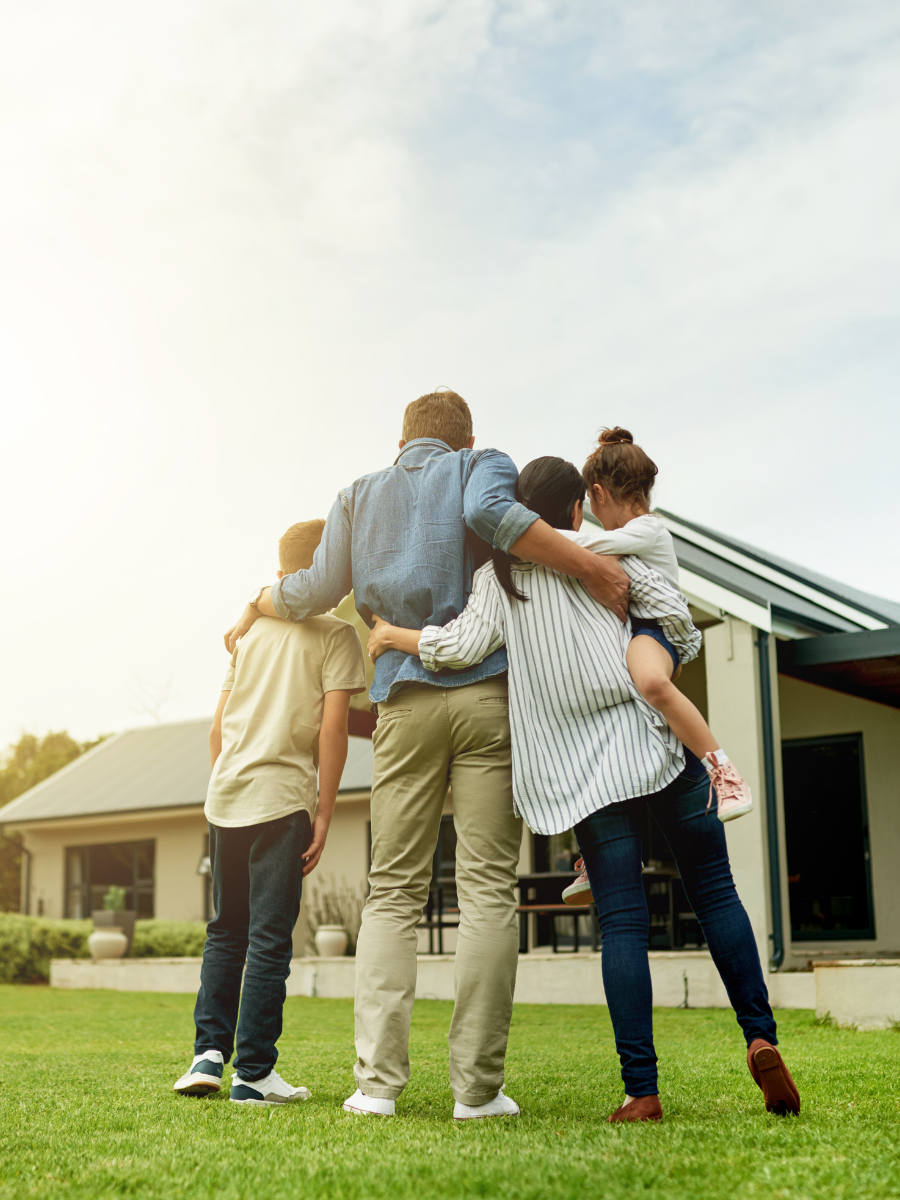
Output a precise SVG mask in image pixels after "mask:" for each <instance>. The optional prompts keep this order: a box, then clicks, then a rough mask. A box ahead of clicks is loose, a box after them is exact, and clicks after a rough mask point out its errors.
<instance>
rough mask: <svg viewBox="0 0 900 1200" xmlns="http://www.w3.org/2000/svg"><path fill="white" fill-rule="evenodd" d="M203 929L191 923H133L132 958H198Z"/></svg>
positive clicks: (197, 924)
mask: <svg viewBox="0 0 900 1200" xmlns="http://www.w3.org/2000/svg"><path fill="white" fill-rule="evenodd" d="M205 941H206V926H205V925H203V924H201V923H199V922H196V923H195V922H194V921H135V924H134V941H133V942H132V945H131V953H132V955H133V956H134V957H135V958H199V957H200V955H201V954H202V953H203V943H204V942H205Z"/></svg>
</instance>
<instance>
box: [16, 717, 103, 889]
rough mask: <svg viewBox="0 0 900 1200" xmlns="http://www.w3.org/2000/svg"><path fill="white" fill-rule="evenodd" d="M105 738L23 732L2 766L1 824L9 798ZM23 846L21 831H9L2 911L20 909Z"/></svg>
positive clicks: (64, 732) (62, 732) (51, 773)
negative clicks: (79, 739)
mask: <svg viewBox="0 0 900 1200" xmlns="http://www.w3.org/2000/svg"><path fill="white" fill-rule="evenodd" d="M103 736H106V735H103ZM102 741H103V737H99V738H96V739H95V740H94V741H93V742H76V740H75V739H74V738H73V737H70V735H69V734H68V733H66V731H65V730H60V731H59V732H58V733H52V732H51V733H47V734H45V735H44V737H42V738H38V737H35V735H34V734H33V733H23V734H22V736H21V737H20V738H19V740H18V741H17V742H16V743H15V744H14V745H12V746H10V747H9V749H8V750H7V752H6V754H5V755H3V758H2V765H0V824H2V821H3V812H2V809H3V806H4V805H6V804H9V802H10V800H15V798H16V797H17V796H21V795H22V793H23V792H27V791H28V789H29V788H32V787H34V785H35V784H36V783H40V782H41V780H43V779H46V778H47V777H48V776H50V775H53V774H54V773H55V772H56V771H58V770H59V769H60V768H61V767H65V766H66V765H67V764H68V763H70V762H72V760H73V759H75V758H78V756H79V755H80V754H83V753H84V752H85V750H90V749H91V747H92V746H96V745H97V744H98V743H99V742H102ZM21 847H22V838H21V835H19V834H7V835H6V836H5V837H4V839H3V840H2V841H0V912H17V911H18V908H19V896H20V882H19V881H20V878H21V870H22V849H21Z"/></svg>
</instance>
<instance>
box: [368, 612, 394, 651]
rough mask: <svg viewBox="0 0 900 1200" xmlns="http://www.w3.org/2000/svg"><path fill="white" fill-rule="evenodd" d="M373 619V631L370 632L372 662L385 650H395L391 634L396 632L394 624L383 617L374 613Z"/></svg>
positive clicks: (369, 647)
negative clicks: (390, 623) (389, 623)
mask: <svg viewBox="0 0 900 1200" xmlns="http://www.w3.org/2000/svg"><path fill="white" fill-rule="evenodd" d="M372 620H373V621H374V622H375V624H374V626H373V628H372V632H371V633H370V634H369V645H368V650H369V658H371V660H372V662H374V661H375V659H376V658H380V657H381V655H382V654H384V652H385V650H393V648H394V646H393V642H392V641H391V634H392V633H393V632H394V626H393V625H388V623H387V621H383V620H382V619H381V617H376V616H375V614H374V613H373V614H372Z"/></svg>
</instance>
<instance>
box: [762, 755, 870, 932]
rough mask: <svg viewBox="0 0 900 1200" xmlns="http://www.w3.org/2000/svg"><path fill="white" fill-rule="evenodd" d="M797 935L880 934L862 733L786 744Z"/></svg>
mask: <svg viewBox="0 0 900 1200" xmlns="http://www.w3.org/2000/svg"><path fill="white" fill-rule="evenodd" d="M782 760H783V763H784V824H785V835H786V842H787V863H788V892H789V895H790V907H791V937H792V938H793V940H794V941H797V942H809V941H820V940H825V941H834V940H838V939H850V938H874V936H875V911H874V908H873V905H872V877H871V871H870V860H869V823H868V817H867V815H866V788H865V774H864V769H863V744H862V734H859V733H853V734H849V735H847V736H845V737H826V738H802V739H799V740H797V741H787V742H784V743H783V744H782Z"/></svg>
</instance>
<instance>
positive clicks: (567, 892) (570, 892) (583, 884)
mask: <svg viewBox="0 0 900 1200" xmlns="http://www.w3.org/2000/svg"><path fill="white" fill-rule="evenodd" d="M562 898H563V903H564V904H578V905H581V904H593V903H594V893H593V892H592V891H591V885H590V882H589V880H588V873H587V871H582V872H581V874H580V875H579V876H578V878H577V879H576V880H575V882H574V883H570V884H569V886H568V887H567V888H564V889H563V894H562Z"/></svg>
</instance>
